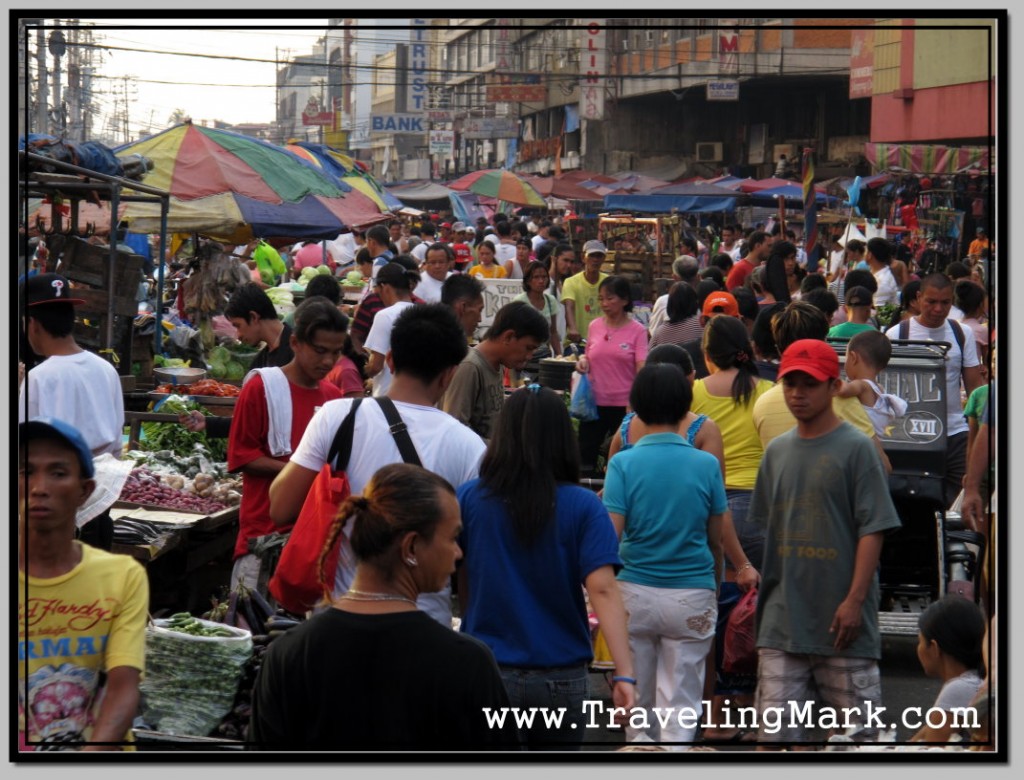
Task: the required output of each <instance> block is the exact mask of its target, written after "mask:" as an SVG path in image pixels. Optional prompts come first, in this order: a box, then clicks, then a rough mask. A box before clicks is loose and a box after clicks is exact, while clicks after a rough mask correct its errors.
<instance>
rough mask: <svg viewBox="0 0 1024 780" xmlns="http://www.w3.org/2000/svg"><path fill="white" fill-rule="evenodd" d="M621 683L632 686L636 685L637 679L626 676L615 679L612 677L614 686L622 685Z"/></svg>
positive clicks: (617, 676) (616, 676)
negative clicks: (616, 684)
mask: <svg viewBox="0 0 1024 780" xmlns="http://www.w3.org/2000/svg"><path fill="white" fill-rule="evenodd" d="M620 682H624V683H629V684H630V685H636V678H635V677H626V676H624V675H615V676H614V677H612V684H613V685H614V684H615V683H620Z"/></svg>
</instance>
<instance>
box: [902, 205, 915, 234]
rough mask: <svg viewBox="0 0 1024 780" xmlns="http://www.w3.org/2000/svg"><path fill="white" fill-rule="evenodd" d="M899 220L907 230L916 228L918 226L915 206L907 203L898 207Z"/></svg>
mask: <svg viewBox="0 0 1024 780" xmlns="http://www.w3.org/2000/svg"><path fill="white" fill-rule="evenodd" d="M900 220H901V221H902V222H903V225H904V227H906V228H907V229H908V230H918V229H919V227H920V226H919V225H918V222H917V206H915V205H914V204H913V203H908V204H907V205H906V206H902V207H900Z"/></svg>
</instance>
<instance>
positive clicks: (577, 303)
mask: <svg viewBox="0 0 1024 780" xmlns="http://www.w3.org/2000/svg"><path fill="white" fill-rule="evenodd" d="M607 253H608V250H607V249H606V248H605V245H604V244H602V243H601V242H600V241H588V242H587V243H586V244H584V245H583V257H584V266H583V270H582V271H581V272H580V273H578V274H576V275H575V276H570V277H569V278H568V279H566V280H565V284H564V285H562V303H563V304H564V305H565V335H566V338H568V339H569V341H572V342H574V343H577V344H578V343H579V342H580V340H581V339H585V338H586V337H587V330H588V329H589V328H590V323H591V322H593V321H594V320H595V319H597V318H598V317H599V316H600V315H601V309H600V307H599V306H598V305H597V288H598V287H599V286H600V285H601V282H602V281H604V280H605V279H607V278H608V274H605V273H601V265H602V264H603V263H604V258H605V256H606V255H607Z"/></svg>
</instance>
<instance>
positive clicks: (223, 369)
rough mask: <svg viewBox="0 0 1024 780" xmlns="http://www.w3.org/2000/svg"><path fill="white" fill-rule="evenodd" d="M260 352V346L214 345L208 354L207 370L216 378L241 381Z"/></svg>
mask: <svg viewBox="0 0 1024 780" xmlns="http://www.w3.org/2000/svg"><path fill="white" fill-rule="evenodd" d="M258 353H259V349H258V348H256V347H249V346H246V345H244V344H242V345H239V346H236V347H231V348H228V347H225V346H219V347H214V348H213V349H211V350H210V354H209V355H208V356H207V360H206V372H207V373H208V374H209V375H210V376H211V377H213V378H214V379H227V380H229V381H232V382H239V381H241V380H242V379H244V378H245V374H246V372H247V371H248V370H249V367H250V366H251V365H252V361H253V359H254V358H255V357H256V355H257V354H258Z"/></svg>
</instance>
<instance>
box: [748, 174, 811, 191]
mask: <svg viewBox="0 0 1024 780" xmlns="http://www.w3.org/2000/svg"><path fill="white" fill-rule="evenodd" d="M790 186H793V187H801V186H802V185H801V184H800V183H799V182H795V181H793V180H792V179H778V178H776V177H774V176H772V177H770V178H767V179H745V180H744V181H743V182H742V183H741V184H740V185H739V189H740V192H760V191H761V190H772V189H778V188H779V187H790ZM814 189H816V190H817V191H818V192H824V188H823V187H821V186H820V185H815V187H814Z"/></svg>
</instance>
